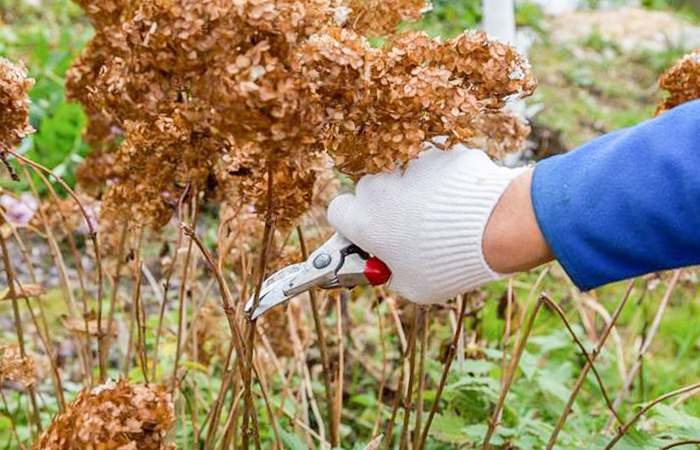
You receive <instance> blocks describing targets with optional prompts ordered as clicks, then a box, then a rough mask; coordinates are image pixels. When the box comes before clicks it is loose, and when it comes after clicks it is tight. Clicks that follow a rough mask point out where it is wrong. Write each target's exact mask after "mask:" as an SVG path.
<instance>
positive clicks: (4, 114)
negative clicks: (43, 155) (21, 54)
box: [0, 57, 34, 149]
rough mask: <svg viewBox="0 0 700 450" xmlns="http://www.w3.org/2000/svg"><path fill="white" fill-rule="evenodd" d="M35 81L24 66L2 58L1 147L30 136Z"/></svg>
mask: <svg viewBox="0 0 700 450" xmlns="http://www.w3.org/2000/svg"><path fill="white" fill-rule="evenodd" d="M33 85H34V80H32V79H31V78H27V69H25V67H24V66H23V65H21V64H20V65H15V64H12V63H11V62H10V61H8V60H7V59H5V58H2V57H0V146H2V148H3V149H4V148H6V147H9V146H11V145H13V144H15V143H16V142H17V141H18V140H20V139H22V138H24V137H25V136H27V135H28V134H30V133H31V132H32V131H33V129H32V127H31V126H29V103H30V102H29V97H28V95H27V93H28V92H29V89H31V87H32V86H33Z"/></svg>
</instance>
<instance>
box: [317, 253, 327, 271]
mask: <svg viewBox="0 0 700 450" xmlns="http://www.w3.org/2000/svg"><path fill="white" fill-rule="evenodd" d="M330 263H331V255H329V254H328V253H321V254H320V255H318V256H316V257H315V258H314V263H313V264H314V267H315V268H317V269H323V268H324V267H328V264H330Z"/></svg>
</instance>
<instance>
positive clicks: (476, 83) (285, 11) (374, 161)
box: [67, 0, 535, 225]
mask: <svg viewBox="0 0 700 450" xmlns="http://www.w3.org/2000/svg"><path fill="white" fill-rule="evenodd" d="M80 3H81V5H82V6H83V7H84V8H85V9H86V11H87V12H88V15H89V16H90V17H91V19H92V20H93V24H95V26H96V28H98V31H97V32H96V36H95V39H94V40H93V42H92V43H91V45H90V46H88V48H87V49H86V51H85V53H84V54H83V55H82V57H81V58H80V59H79V60H78V62H76V65H75V66H74V67H73V68H72V69H71V71H70V72H69V74H68V83H67V84H68V89H69V92H70V96H71V98H74V99H77V100H79V101H81V103H83V105H84V106H85V108H86V110H87V111H88V113H89V114H90V123H91V124H90V130H91V131H92V132H93V133H94V134H96V135H98V136H94V137H93V139H94V140H96V141H100V142H105V141H110V139H111V138H112V137H114V136H115V135H117V134H118V133H119V131H120V130H124V132H125V133H126V139H125V140H124V142H122V143H121V145H119V146H118V147H117V148H116V149H114V150H113V152H114V156H113V159H112V160H111V162H112V163H113V165H112V166H111V170H109V171H102V172H104V176H105V177H107V179H105V180H103V181H105V182H108V184H109V185H110V187H109V192H108V193H107V196H106V199H105V208H104V209H103V211H105V212H107V213H109V212H110V211H112V212H117V213H118V214H119V215H123V214H129V216H130V217H134V218H136V219H137V220H138V221H139V222H141V223H148V224H151V225H159V224H162V223H164V222H165V221H166V220H167V218H168V217H169V215H170V214H171V213H172V210H173V206H174V203H175V202H174V199H178V198H180V196H181V194H182V193H183V192H184V189H185V188H190V189H192V191H193V192H197V193H200V194H201V193H204V194H206V196H208V197H216V198H220V199H221V198H230V197H234V198H242V199H243V201H244V202H245V203H247V204H253V205H255V207H256V209H257V211H258V212H263V211H264V210H265V208H266V205H267V202H268V199H267V197H266V192H267V186H268V181H269V180H268V177H269V176H272V190H273V193H274V195H273V196H272V198H273V202H272V205H271V206H272V209H273V212H274V214H275V215H276V217H277V219H278V222H280V223H281V224H282V225H286V224H290V223H291V222H292V221H293V220H294V219H296V218H297V217H298V216H299V215H301V214H302V213H303V212H304V211H305V210H306V209H307V208H308V206H309V204H310V201H311V198H312V195H313V189H314V185H315V182H316V179H317V175H318V173H319V171H321V170H327V168H328V160H329V157H330V158H331V159H332V160H333V162H334V165H335V167H336V168H338V169H340V170H341V171H344V172H346V173H348V174H351V175H353V176H355V177H359V176H361V175H363V174H366V173H376V172H380V171H382V170H391V169H392V168H393V167H394V166H395V165H396V164H403V163H405V162H407V161H409V160H411V159H413V158H415V157H416V155H417V154H418V153H419V152H420V150H421V149H422V146H423V142H424V141H425V140H427V139H430V138H431V137H434V136H439V135H446V136H448V141H450V142H455V141H463V140H465V139H468V138H471V137H474V136H475V135H477V134H478V133H479V126H478V120H477V119H478V117H479V116H480V115H481V114H486V113H495V112H498V111H499V110H500V109H501V108H502V107H503V106H504V104H505V101H506V99H507V98H509V97H511V96H525V95H529V94H530V93H531V92H532V90H533V89H534V87H535V83H534V81H533V78H532V75H531V73H530V70H529V66H528V64H527V62H526V61H525V60H524V59H522V58H521V57H520V56H519V55H518V54H517V53H516V52H515V50H514V49H513V48H511V47H509V46H506V45H503V44H500V43H498V42H496V41H493V40H491V39H489V38H488V37H487V36H486V35H485V34H483V33H472V32H468V33H464V34H462V35H460V36H457V37H456V38H454V39H451V40H450V41H448V42H445V43H441V42H440V41H438V40H434V39H430V38H428V37H427V35H425V34H423V33H415V32H412V33H405V34H399V35H391V36H389V37H388V40H387V44H386V45H384V46H382V47H380V48H374V47H372V46H371V45H370V44H369V42H368V41H367V39H366V38H365V37H364V36H363V35H362V34H361V33H370V34H375V33H387V32H393V31H394V30H395V28H396V26H397V24H398V23H399V22H400V21H402V20H407V19H408V20H413V19H417V18H418V17H420V14H421V12H422V11H423V10H425V8H426V4H425V2H424V1H422V0H421V1H417V0H391V1H383V2H376V1H374V0H350V1H347V2H342V1H340V0H235V1H230V0H208V1H206V2H201V1H199V0H174V1H172V2H163V1H160V0H142V1H139V2H130V1H129V0H124V1H123V2H122V3H120V5H121V10H119V12H117V9H118V7H116V6H115V5H118V4H117V3H115V2H114V0H92V1H90V0H81V2H80ZM101 10H104V12H105V13H104V18H101V16H100V14H99V11H101ZM389 11H391V13H389ZM116 23H121V25H120V26H116V25H115V24H116ZM105 30H106V31H105ZM100 151H101V152H102V153H101V154H102V155H103V156H104V155H105V151H104V149H101V150H100ZM111 151H112V150H109V151H108V152H107V154H109V152H111ZM102 160H103V159H102V158H93V159H88V161H89V164H100V161H102ZM98 172H99V171H98V170H95V171H93V173H98Z"/></svg>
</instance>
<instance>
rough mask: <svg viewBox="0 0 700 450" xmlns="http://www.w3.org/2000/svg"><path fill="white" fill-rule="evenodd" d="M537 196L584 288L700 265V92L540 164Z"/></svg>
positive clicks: (540, 216) (541, 217) (539, 210)
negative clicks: (692, 98) (699, 96)
mask: <svg viewBox="0 0 700 450" xmlns="http://www.w3.org/2000/svg"><path fill="white" fill-rule="evenodd" d="M532 200H533V205H534V209H535V215H536V217H537V221H538V223H539V226H540V228H541V230H542V233H543V234H544V237H545V239H546V240H547V243H548V244H549V246H550V248H551V250H552V252H553V253H554V255H555V256H556V258H557V259H558V260H559V262H560V263H561V264H562V266H563V267H564V270H566V272H567V273H568V274H569V276H570V277H571V279H572V280H573V281H574V283H575V284H576V285H577V286H578V287H579V288H580V289H582V290H588V289H592V288H595V287H598V286H601V285H603V284H606V283H610V282H613V281H617V280H621V279H625V278H631V277H634V276H637V275H641V274H645V273H650V272H656V271H659V270H665V269H672V268H676V267H683V266H691V265H695V264H700V100H696V101H693V102H689V103H687V104H685V105H682V106H679V107H676V108H674V109H672V110H671V111H669V112H666V113H664V114H662V115H661V116H659V117H657V118H655V119H653V120H649V121H646V122H643V123H641V124H639V125H637V126H634V127H632V128H627V129H624V130H620V131H617V132H615V133H611V134H607V135H604V136H601V137H600V138H598V139H595V140H593V141H591V142H588V143H587V144H585V145H583V146H581V147H579V148H578V149H576V150H573V151H571V152H569V153H566V154H563V155H558V156H554V157H551V158H549V159H546V160H544V161H542V162H540V163H539V164H538V165H537V167H536V168H535V172H534V175H533V181H532Z"/></svg>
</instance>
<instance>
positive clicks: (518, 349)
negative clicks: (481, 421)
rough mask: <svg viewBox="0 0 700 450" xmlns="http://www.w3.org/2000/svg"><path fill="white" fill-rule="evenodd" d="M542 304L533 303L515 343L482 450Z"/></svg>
mask: <svg viewBox="0 0 700 450" xmlns="http://www.w3.org/2000/svg"><path fill="white" fill-rule="evenodd" d="M542 304H543V302H541V301H538V302H537V303H535V307H534V309H533V310H532V313H531V314H530V320H529V321H528V323H527V326H526V327H525V333H524V334H523V336H522V338H521V339H520V340H518V341H517V342H516V344H515V347H514V348H513V356H512V357H511V360H510V364H508V369H507V370H506V375H505V377H504V379H503V387H502V388H501V393H500V395H499V397H498V401H497V402H496V406H495V407H494V410H493V413H492V415H491V419H490V420H489V425H488V430H487V431H486V437H485V438H484V442H483V444H482V446H481V448H482V449H483V450H488V448H489V443H490V442H491V438H492V437H493V435H494V433H495V432H496V428H498V425H499V422H500V418H501V412H502V411H503V405H504V403H505V401H506V395H507V394H508V391H509V390H510V387H511V385H512V384H513V380H514V379H515V373H516V372H517V369H518V364H519V363H520V358H521V357H522V355H523V350H525V343H526V342H527V340H528V338H529V337H530V333H531V332H532V327H533V326H534V324H535V317H536V316H537V312H538V311H539V309H540V307H541V306H542ZM526 309H527V306H526ZM518 334H519V333H518Z"/></svg>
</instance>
